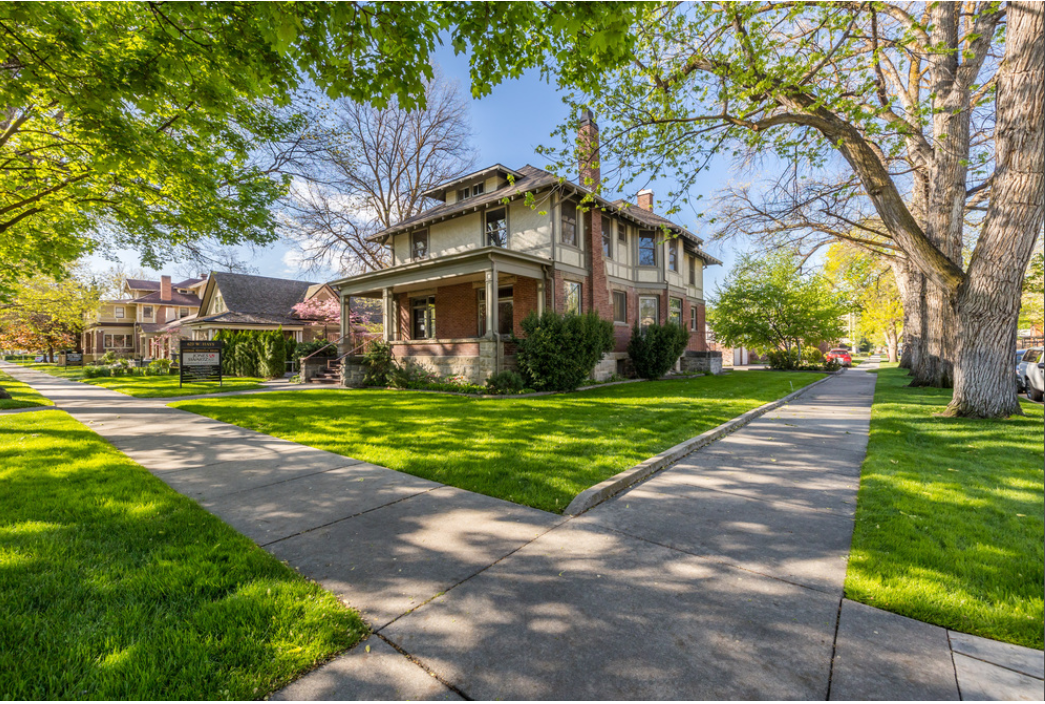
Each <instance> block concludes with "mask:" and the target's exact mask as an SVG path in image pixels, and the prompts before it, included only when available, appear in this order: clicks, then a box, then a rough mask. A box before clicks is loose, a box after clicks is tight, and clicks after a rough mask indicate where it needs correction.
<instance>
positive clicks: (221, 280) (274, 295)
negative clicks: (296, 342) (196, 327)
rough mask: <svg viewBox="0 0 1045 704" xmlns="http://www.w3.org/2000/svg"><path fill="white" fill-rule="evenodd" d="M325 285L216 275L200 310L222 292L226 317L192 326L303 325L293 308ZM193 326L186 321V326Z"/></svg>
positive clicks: (201, 319) (196, 318) (210, 318)
mask: <svg viewBox="0 0 1045 704" xmlns="http://www.w3.org/2000/svg"><path fill="white" fill-rule="evenodd" d="M323 286H324V284H316V283H313V282H311V281H295V280H293V279H274V278H271V277H268V276H254V275H252V274H228V273H224V272H214V273H212V274H211V275H210V278H209V279H208V281H207V288H206V289H205V290H204V292H203V299H202V301H201V302H200V310H201V312H202V311H205V310H206V308H207V307H209V306H210V301H211V299H212V298H213V297H214V295H215V291H220V292H221V297H222V299H223V300H224V301H225V307H226V308H227V309H228V310H227V311H225V312H224V313H215V314H214V315H207V314H206V313H205V312H203V313H202V314H201V315H197V316H194V317H193V319H192V320H191V322H192V323H201V322H220V323H233V324H236V323H239V324H251V323H255V324H259V325H303V324H307V321H302V320H300V319H299V318H296V317H295V316H294V310H293V309H294V306H295V305H297V304H298V303H301V302H302V301H304V300H306V299H307V298H308V297H309V292H310V291H313V292H314V291H318V290H321V289H322V288H323ZM187 322H190V321H189V320H188V319H183V323H187Z"/></svg>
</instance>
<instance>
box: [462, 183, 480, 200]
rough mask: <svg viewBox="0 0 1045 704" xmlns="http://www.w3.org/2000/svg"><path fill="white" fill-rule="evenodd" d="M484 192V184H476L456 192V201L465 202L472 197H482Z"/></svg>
mask: <svg viewBox="0 0 1045 704" xmlns="http://www.w3.org/2000/svg"><path fill="white" fill-rule="evenodd" d="M485 191H486V184H483V183H476V184H474V185H472V186H465V187H464V188H460V189H458V190H457V200H465V199H466V198H471V197H473V196H479V195H482V194H483V193H484V192H485Z"/></svg>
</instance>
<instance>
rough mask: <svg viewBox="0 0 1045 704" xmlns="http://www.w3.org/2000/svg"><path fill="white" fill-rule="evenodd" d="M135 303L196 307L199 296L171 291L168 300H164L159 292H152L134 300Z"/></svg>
mask: <svg viewBox="0 0 1045 704" xmlns="http://www.w3.org/2000/svg"><path fill="white" fill-rule="evenodd" d="M134 302H135V303H144V304H146V305H164V304H166V305H172V306H198V305H199V304H200V299H199V296H196V295H194V294H191V293H180V292H178V291H174V290H173V289H172V290H171V295H170V298H164V297H163V294H162V293H160V292H159V291H153V292H152V293H147V294H145V295H144V296H142V297H141V298H136V299H134Z"/></svg>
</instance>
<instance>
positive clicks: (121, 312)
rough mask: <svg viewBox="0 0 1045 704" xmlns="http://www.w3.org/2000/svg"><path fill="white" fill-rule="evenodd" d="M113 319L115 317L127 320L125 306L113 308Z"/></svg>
mask: <svg viewBox="0 0 1045 704" xmlns="http://www.w3.org/2000/svg"><path fill="white" fill-rule="evenodd" d="M112 317H114V318H126V317H127V309H126V308H125V307H124V306H113V307H112Z"/></svg>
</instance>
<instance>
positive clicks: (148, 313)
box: [142, 306, 152, 319]
mask: <svg viewBox="0 0 1045 704" xmlns="http://www.w3.org/2000/svg"><path fill="white" fill-rule="evenodd" d="M142 317H143V318H146V319H150V318H152V306H143V307H142Z"/></svg>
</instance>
